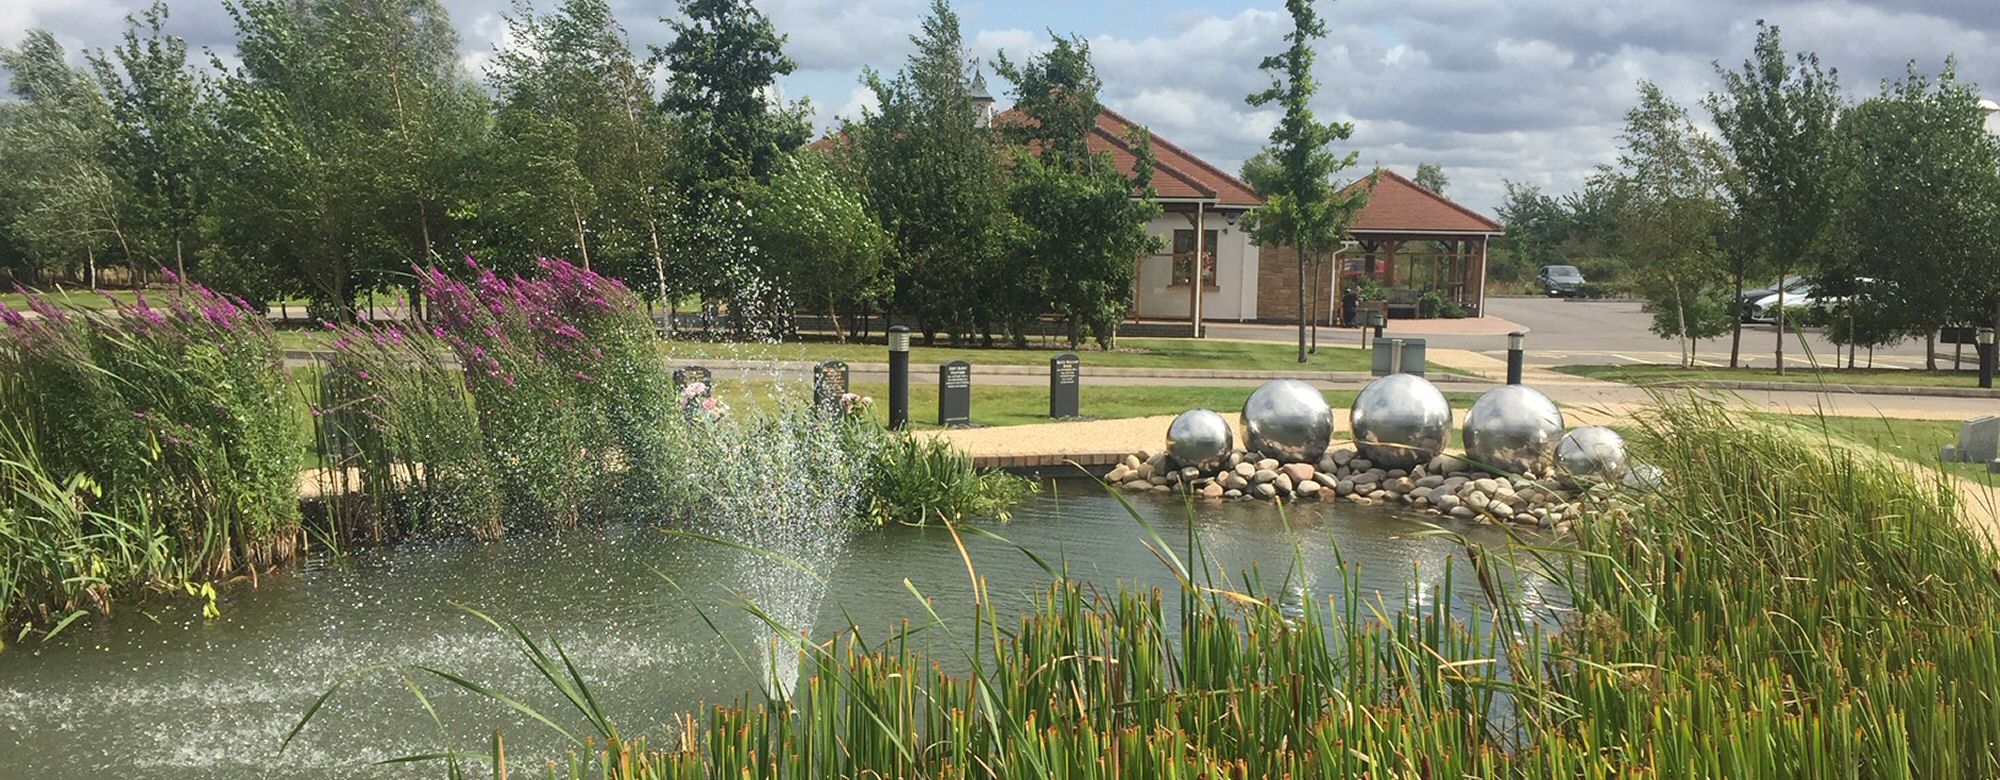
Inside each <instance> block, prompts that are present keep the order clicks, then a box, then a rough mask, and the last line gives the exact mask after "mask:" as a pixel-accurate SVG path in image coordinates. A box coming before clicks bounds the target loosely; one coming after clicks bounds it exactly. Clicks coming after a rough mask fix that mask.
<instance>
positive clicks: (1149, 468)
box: [1132, 463, 1154, 479]
mask: <svg viewBox="0 0 2000 780" xmlns="http://www.w3.org/2000/svg"><path fill="white" fill-rule="evenodd" d="M1153 471H1154V469H1153V464H1151V463H1141V464H1139V468H1137V469H1134V470H1133V472H1132V473H1133V475H1134V476H1136V477H1138V478H1139V479H1152V478H1153Z"/></svg>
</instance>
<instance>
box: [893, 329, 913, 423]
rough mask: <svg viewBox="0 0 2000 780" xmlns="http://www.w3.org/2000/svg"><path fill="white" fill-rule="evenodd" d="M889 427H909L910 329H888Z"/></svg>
mask: <svg viewBox="0 0 2000 780" xmlns="http://www.w3.org/2000/svg"><path fill="white" fill-rule="evenodd" d="M889 427H890V428H891V429H893V430H899V431H900V430H902V429H904V428H908V427H910V329H909V328H908V327H905V326H902V325H892V326H890V327H889Z"/></svg>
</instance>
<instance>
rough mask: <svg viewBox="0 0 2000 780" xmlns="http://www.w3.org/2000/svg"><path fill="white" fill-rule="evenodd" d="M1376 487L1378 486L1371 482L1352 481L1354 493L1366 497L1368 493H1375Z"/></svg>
mask: <svg viewBox="0 0 2000 780" xmlns="http://www.w3.org/2000/svg"><path fill="white" fill-rule="evenodd" d="M1377 487H1380V486H1379V485H1378V484H1376V483H1375V482H1374V481H1372V480H1371V481H1368V482H1363V481H1361V480H1358V479H1357V480H1355V481H1354V492H1356V493H1360V494H1362V495H1367V494H1369V493H1373V492H1375V488H1377Z"/></svg>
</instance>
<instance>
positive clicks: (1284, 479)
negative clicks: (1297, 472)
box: [1271, 474, 1292, 493]
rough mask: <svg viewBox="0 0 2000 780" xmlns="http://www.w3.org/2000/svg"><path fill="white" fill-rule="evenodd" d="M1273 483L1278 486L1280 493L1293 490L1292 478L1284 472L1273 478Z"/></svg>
mask: <svg viewBox="0 0 2000 780" xmlns="http://www.w3.org/2000/svg"><path fill="white" fill-rule="evenodd" d="M1271 485H1272V486H1273V487H1276V488H1277V489H1278V492H1280V493H1290V492H1292V478H1291V477H1289V476H1286V475H1284V474H1279V475H1278V476H1277V477H1276V478H1274V479H1272V480H1271Z"/></svg>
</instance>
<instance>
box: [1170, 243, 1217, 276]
mask: <svg viewBox="0 0 2000 780" xmlns="http://www.w3.org/2000/svg"><path fill="white" fill-rule="evenodd" d="M1216 235H1217V232H1216V231H1214V230H1204V231H1202V236H1201V242H1202V244H1201V249H1202V255H1201V283H1202V284H1203V285H1206V286H1209V287H1214V286H1215V238H1216ZM1193 260H1194V231H1193V230H1176V231H1174V284H1176V285H1181V284H1187V283H1188V269H1189V268H1190V267H1191V266H1192V265H1193Z"/></svg>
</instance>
